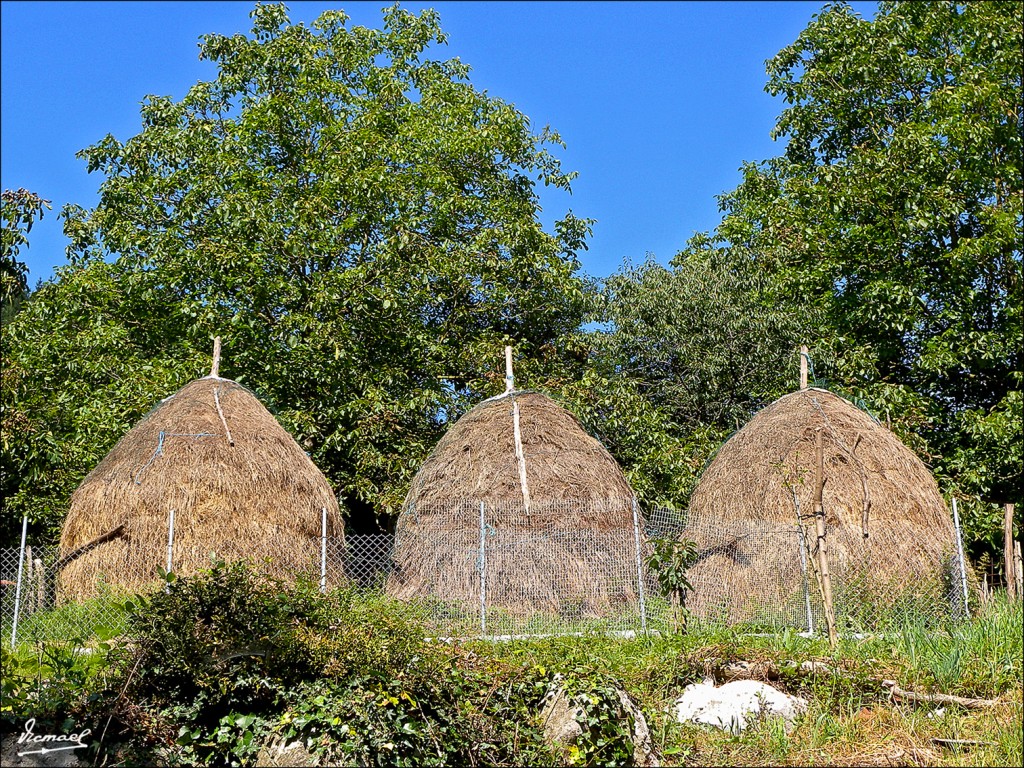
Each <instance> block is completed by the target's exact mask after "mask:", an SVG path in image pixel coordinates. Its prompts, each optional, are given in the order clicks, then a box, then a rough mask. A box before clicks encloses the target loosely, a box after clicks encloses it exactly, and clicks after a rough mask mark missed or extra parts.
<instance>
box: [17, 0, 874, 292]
mask: <svg viewBox="0 0 1024 768" xmlns="http://www.w3.org/2000/svg"><path fill="white" fill-rule="evenodd" d="M287 5H288V7H289V10H290V14H289V15H290V18H291V20H292V21H293V22H299V21H302V22H305V23H307V24H308V23H310V22H312V21H313V20H314V19H315V18H316V17H317V16H319V14H320V13H321V12H323V11H324V10H327V9H329V8H342V9H344V10H345V11H346V12H347V13H348V14H349V15H350V16H351V17H352V21H351V22H350V24H358V25H361V26H374V27H377V26H380V23H381V14H380V9H381V8H382V7H383V6H384V5H385V3H384V2H380V1H378V2H337V3H324V2H292V3H288V4H287ZM402 5H403V6H404V7H406V8H408V9H410V10H413V11H419V10H421V9H422V8H425V7H433V8H436V9H437V10H438V12H439V13H440V15H441V26H442V28H443V29H444V30H445V32H447V33H448V36H449V41H448V45H447V46H446V47H445V48H442V49H440V50H439V51H438V52H437V54H436V55H437V56H438V57H443V58H451V57H456V56H457V57H459V58H460V59H461V60H462V61H463V62H465V63H466V64H469V65H470V66H471V67H472V72H471V74H470V79H471V81H472V82H473V84H474V85H475V86H476V87H477V88H480V89H485V90H486V91H487V92H488V93H490V94H491V95H493V96H497V97H500V98H502V99H504V100H505V101H507V102H510V103H513V104H515V105H516V106H517V107H518V108H519V109H520V110H521V111H522V112H523V113H525V114H526V115H528V116H529V117H530V119H531V121H532V123H533V125H534V127H535V128H536V129H537V130H539V129H541V128H542V127H543V126H544V125H550V126H551V127H552V128H554V129H555V130H557V131H558V132H559V133H561V135H562V138H563V139H564V141H565V142H566V144H567V145H568V146H567V149H566V150H564V151H562V150H559V151H558V153H557V154H558V155H559V157H560V158H561V159H562V162H563V167H564V168H566V169H568V170H575V171H578V172H579V178H578V179H577V180H576V181H575V182H574V183H573V194H572V195H571V197H570V196H569V195H566V194H565V193H563V192H560V191H557V190H550V189H544V188H542V189H541V201H542V205H543V207H544V213H543V218H544V221H545V223H546V224H547V225H548V226H549V229H550V223H551V222H552V221H553V220H555V219H557V218H560V217H561V216H562V215H563V214H564V213H565V211H566V209H568V208H571V209H572V210H573V212H574V213H575V214H576V215H577V216H581V217H590V218H594V219H597V224H596V225H595V227H594V235H593V237H592V238H591V240H590V250H589V252H587V253H584V254H583V255H582V261H583V267H584V270H585V271H586V272H588V273H589V274H591V275H595V276H599V277H603V276H606V275H609V274H611V273H612V272H614V271H616V270H617V269H618V268H619V267H620V266H621V265H622V263H623V260H624V259H627V258H628V259H632V260H633V261H642V260H643V259H644V257H645V254H647V253H651V254H653V255H654V256H655V257H656V258H657V259H658V260H659V261H662V262H666V261H667V260H668V259H670V258H671V257H672V256H673V255H674V254H675V253H676V251H678V250H679V249H680V248H682V246H683V245H684V244H685V242H686V240H687V239H688V238H689V237H690V236H691V235H692V234H693V233H694V232H695V231H703V230H709V229H712V228H714V226H715V224H716V223H717V222H718V218H719V216H718V210H717V203H716V201H715V196H716V195H719V194H721V193H723V192H725V191H728V190H730V189H732V188H733V187H735V186H736V184H737V183H738V181H739V172H738V169H739V167H740V165H741V164H742V163H743V162H744V161H747V160H762V159H766V158H768V157H771V156H773V155H776V154H779V152H780V151H781V146H779V145H778V144H775V143H773V142H772V141H771V139H770V138H769V131H770V130H771V128H772V126H773V125H774V121H775V118H776V117H777V116H778V114H779V112H780V111H781V110H782V108H783V104H782V101H781V99H772V98H771V97H769V96H768V95H767V94H766V93H765V92H764V85H765V81H766V76H765V72H764V62H765V60H766V59H768V58H770V57H771V56H773V55H774V54H775V53H777V52H778V51H779V50H780V49H781V48H783V47H784V46H786V45H788V44H789V43H791V42H793V41H794V40H795V39H796V37H797V35H799V33H800V32H801V31H802V30H803V29H804V28H805V27H806V26H807V24H808V22H809V21H810V20H811V17H812V16H813V15H814V14H816V13H817V12H818V11H819V10H820V9H821V8H822V6H823V4H822V3H819V2H792V1H790V2H435V3H430V2H405V3H402ZM853 6H854V8H855V9H856V10H857V11H858V12H859V13H861V14H862V15H863V16H865V17H868V18H870V17H872V16H873V14H874V10H875V7H876V4H875V3H874V2H855V3H853ZM252 7H253V3H251V2H27V1H25V0H5V1H4V2H3V3H2V4H0V14H2V17H0V34H2V46H0V57H2V62H0V63H2V67H0V78H2V83H0V97H2V104H0V120H2V125H0V139H2V154H0V165H2V168H0V177H2V178H0V183H2V186H3V188H5V189H8V188H10V189H17V188H19V187H25V188H27V189H29V190H31V191H33V192H36V193H37V194H39V195H41V196H43V197H44V198H47V199H49V200H51V201H53V211H52V212H49V213H47V215H46V217H45V219H44V220H43V221H42V222H40V223H38V224H37V225H36V226H35V227H34V228H33V230H32V232H31V234H30V236H29V242H30V247H29V249H28V250H27V251H26V250H24V249H23V250H22V254H21V255H22V258H24V259H25V261H26V262H27V263H28V265H29V268H30V277H29V281H30V284H34V283H35V281H36V280H37V279H39V278H42V279H46V278H49V277H50V276H51V274H52V269H53V267H54V266H57V265H60V264H62V263H64V261H65V258H64V247H65V245H66V243H67V241H66V240H65V238H64V236H63V234H62V232H61V228H60V222H59V221H58V218H57V212H58V211H59V209H60V208H61V206H63V205H64V204H65V203H69V202H71V203H77V204H79V205H83V206H86V207H90V206H92V205H94V204H95V202H96V200H97V191H98V188H99V184H100V182H101V181H102V178H101V177H100V176H99V175H98V174H93V175H91V176H90V175H89V174H87V173H86V170H85V163H84V162H83V161H81V160H78V159H77V158H76V157H75V152H77V151H78V150H80V149H82V148H84V147H86V146H89V145H91V144H93V143H95V142H96V141H98V140H99V139H100V138H102V137H103V136H104V135H106V134H107V133H111V134H113V135H114V136H115V137H117V138H118V139H120V140H125V139H128V138H130V137H131V136H133V135H135V134H136V133H137V132H138V131H139V129H140V127H141V124H140V121H139V105H140V103H141V101H142V100H143V98H144V97H145V96H146V95H147V94H151V93H152V94H159V95H167V96H171V97H174V98H176V99H180V98H181V97H183V96H184V95H185V93H186V91H187V90H188V88H189V87H190V86H191V85H193V84H194V83H196V82H197V81H199V80H209V79H212V78H213V76H214V73H215V70H214V66H213V65H212V64H210V63H209V62H200V61H199V59H198V48H197V44H198V38H199V36H200V35H202V34H205V33H210V32H217V33H221V34H234V33H238V32H248V31H249V29H250V21H249V17H248V14H249V11H250V10H251V9H252Z"/></svg>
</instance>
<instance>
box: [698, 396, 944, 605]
mask: <svg viewBox="0 0 1024 768" xmlns="http://www.w3.org/2000/svg"><path fill="white" fill-rule="evenodd" d="M819 428H822V429H823V435H824V444H825V446H824V447H825V452H824V476H825V487H824V493H823V506H824V510H825V522H826V535H827V537H828V539H827V540H828V552H829V558H830V562H831V564H832V568H833V569H834V570H835V571H837V572H839V573H844V572H845V573H853V572H857V571H860V572H862V573H863V572H864V571H865V569H868V570H869V572H866V573H864V575H863V578H865V579H868V580H870V581H871V582H872V583H873V584H875V585H876V587H878V590H877V593H878V594H879V595H880V596H881V599H884V597H885V594H887V593H888V594H893V595H895V593H896V591H898V588H899V587H900V586H903V587H912V586H914V585H915V584H916V583H923V582H924V581H926V580H933V581H934V580H936V579H938V578H939V574H938V573H937V568H938V566H939V564H940V563H943V562H945V561H946V560H947V559H948V556H949V555H950V554H951V553H952V552H953V551H955V532H954V528H953V525H952V521H951V518H950V514H949V512H948V510H947V509H946V505H945V502H944V501H943V498H942V496H941V494H940V493H939V489H938V486H937V485H936V483H935V480H934V478H933V477H932V476H931V473H930V472H929V471H928V469H927V468H926V467H925V466H924V464H923V463H922V462H921V460H920V459H918V458H917V456H915V455H914V453H913V452H912V451H911V450H910V449H909V448H907V447H906V446H905V445H904V444H903V443H902V442H900V440H899V439H898V438H897V437H896V436H895V435H894V434H893V433H892V432H890V431H889V430H888V429H886V428H885V427H883V426H882V425H880V424H878V423H877V422H876V421H875V420H874V419H872V418H871V417H870V416H869V415H868V414H866V413H864V412H863V411H861V410H860V409H858V408H856V407H855V406H854V405H853V404H851V403H850V402H848V401H846V400H844V399H842V398H840V397H838V396H837V395H834V394H832V393H831V392H828V391H826V390H822V389H816V388H811V389H806V390H801V391H798V392H793V393H791V394H788V395H785V396H784V397H782V398H779V399H778V400H776V401H775V402H774V403H772V404H771V405H769V406H768V407H766V408H765V409H763V410H762V411H761V412H759V413H758V414H757V415H756V416H754V418H753V419H751V420H750V422H749V423H748V424H747V425H746V426H744V427H743V429H741V430H740V431H739V432H737V433H736V434H735V435H734V436H733V437H732V438H731V439H730V440H729V441H728V442H727V443H726V444H725V445H724V446H722V448H721V450H720V451H719V452H718V455H717V456H716V457H715V459H714V461H712V462H711V464H710V465H709V466H708V468H707V469H706V470H705V471H704V474H703V475H702V477H701V480H700V482H699V484H698V486H697V488H696V490H695V491H694V493H693V497H692V499H691V502H690V508H689V518H690V521H691V522H690V526H689V527H692V528H693V529H694V530H704V531H708V528H707V527H706V525H705V524H706V523H707V522H708V521H711V520H715V521H718V525H717V529H716V532H715V533H705V534H704V535H703V536H702V537H701V539H702V540H700V541H698V542H697V544H698V548H699V549H702V550H707V549H711V548H713V547H714V546H716V545H718V544H722V543H724V542H726V541H727V540H730V539H732V538H736V537H739V538H737V540H736V544H735V546H732V547H730V548H725V549H723V551H721V552H718V553H715V554H713V555H711V556H709V557H707V558H705V559H703V560H702V561H701V562H699V563H698V564H697V565H695V566H694V567H693V568H692V569H691V581H693V582H694V583H695V584H696V583H697V582H698V581H699V582H715V583H722V585H723V589H722V592H723V593H724V594H726V595H729V596H731V600H730V602H731V603H732V604H733V605H734V606H738V605H741V604H749V605H756V604H760V605H766V604H768V605H770V604H777V605H781V604H782V603H784V602H785V601H787V600H791V599H792V598H793V596H794V595H795V594H797V593H798V592H799V590H800V589H801V586H800V585H801V583H802V578H803V577H802V575H801V569H800V557H799V549H798V547H797V546H796V542H797V541H798V537H797V536H796V533H795V532H796V531H797V527H796V524H797V516H796V507H797V504H798V505H799V509H800V511H801V513H802V514H803V515H804V516H805V517H804V519H803V523H804V525H805V531H806V532H807V535H808V536H809V541H810V542H811V543H812V546H813V542H814V527H813V524H811V525H809V527H808V523H809V520H808V518H807V517H806V515H808V514H809V513H810V512H811V511H812V510H813V500H812V496H813V492H814V488H813V485H814V459H815V450H814V436H815V432H816V431H817V430H818V429H819ZM794 497H795V498H794ZM865 521H866V530H867V533H868V536H867V537H866V538H865V537H864V535H863V531H864V530H865ZM765 525H769V526H776V530H777V532H778V533H777V535H778V542H779V544H778V545H773V546H769V547H764V546H757V547H755V546H752V545H753V543H754V542H753V540H752V538H751V537H749V536H748V537H744V534H745V533H748V532H749V531H752V530H765ZM712 539H714V540H712ZM812 583H813V582H812ZM709 599H710V598H709ZM703 600H704V598H703V597H702V596H701V594H700V592H699V591H698V592H697V593H695V594H694V595H693V596H692V597H691V600H690V603H689V607H690V608H691V609H694V610H696V611H697V612H698V613H700V612H702V611H703V610H710V606H707V605H704V603H703V602H702V601H703ZM734 613H736V610H734ZM742 613H744V610H742V609H740V610H738V614H742ZM738 614H737V615H733V616H731V617H730V618H731V619H733V620H735V619H737V618H743V616H741V615H738Z"/></svg>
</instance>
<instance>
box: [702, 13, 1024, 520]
mask: <svg viewBox="0 0 1024 768" xmlns="http://www.w3.org/2000/svg"><path fill="white" fill-rule="evenodd" d="M1021 9H1022V6H1021V5H1020V4H1019V3H1012V2H986V3H952V2H934V3H910V2H907V3H889V2H883V3H881V4H880V5H879V9H878V13H877V16H876V17H875V19H874V20H872V21H867V20H864V19H862V18H860V17H859V16H857V15H856V14H855V13H854V12H853V11H852V10H851V9H850V8H849V6H847V5H845V4H835V5H830V6H826V8H825V9H824V10H823V11H822V12H821V13H820V14H819V15H818V16H816V17H815V19H814V20H813V21H812V23H811V24H810V25H809V26H808V27H807V29H806V30H804V32H803V33H802V34H801V35H800V37H799V38H798V39H797V41H796V42H795V43H793V44H792V45H790V46H788V47H787V48H785V49H784V50H782V51H781V52H780V53H779V54H778V55H777V56H776V57H775V58H773V59H772V60H770V61H769V62H768V74H769V82H768V86H767V90H768V91H769V93H771V94H773V95H778V96H782V97H783V98H784V99H785V102H786V104H787V107H786V108H785V109H784V111H783V112H782V114H781V116H780V118H779V120H778V122H777V125H776V127H775V131H774V135H775V137H776V138H779V139H786V140H787V144H786V149H785V152H784V154H782V155H781V156H779V157H777V158H774V159H772V160H770V161H768V162H765V163H761V164H759V165H753V164H752V165H748V166H746V167H745V169H744V180H743V182H742V184H741V185H740V186H739V187H738V188H737V189H736V190H735V191H734V192H732V193H730V194H728V195H726V196H724V198H723V199H722V201H721V202H722V207H723V210H724V212H725V217H724V219H723V221H722V223H721V225H720V227H719V228H718V231H717V237H718V239H719V240H720V241H721V242H722V243H724V244H726V245H728V246H729V247H731V248H732V249H733V252H734V253H741V254H744V255H745V257H747V256H746V255H748V254H750V255H751V256H749V258H751V259H753V262H754V264H755V267H756V268H757V269H758V270H761V271H763V272H764V273H765V274H767V275H770V276H771V278H772V280H773V282H774V284H775V286H776V294H777V300H778V301H779V302H780V303H785V304H787V305H789V306H791V307H793V308H794V309H795V310H796V311H804V312H806V313H807V314H808V315H809V316H813V317H815V318H818V319H819V321H816V322H818V325H817V328H818V339H817V340H816V348H815V355H816V357H817V358H818V362H819V368H820V369H824V368H826V365H825V364H826V363H827V372H828V375H829V376H830V377H831V378H832V379H833V380H834V381H836V382H837V383H838V384H839V385H841V386H843V387H845V388H846V389H847V390H848V391H850V392H852V393H854V394H857V395H859V396H862V397H863V398H864V399H865V400H866V401H868V402H869V403H870V404H872V405H873V406H874V407H875V408H876V409H877V410H879V411H880V412H883V413H887V414H890V415H891V418H892V421H893V426H894V428H896V429H897V430H899V431H901V432H902V433H903V434H904V435H905V436H908V437H912V438H913V442H914V445H915V447H916V448H918V450H919V451H921V452H922V453H924V455H925V457H926V458H927V459H928V460H930V461H931V463H932V465H933V466H934V467H935V468H936V469H937V470H938V471H939V472H940V474H942V475H944V476H945V477H947V478H948V479H949V480H950V481H951V482H952V484H953V485H954V486H955V487H956V488H957V489H958V492H959V493H961V494H964V495H966V496H970V497H972V498H974V499H975V500H977V501H978V502H979V503H978V504H976V505H975V507H974V514H973V515H972V525H975V531H974V535H976V536H983V535H988V532H989V531H992V530H994V528H991V527H990V525H991V523H992V522H993V521H992V520H991V519H989V518H987V517H986V514H987V513H983V506H981V505H980V502H1003V501H1016V502H1017V504H1018V506H1019V505H1020V502H1021V501H1022V496H1024V482H1022V471H1021V466H1022V461H1021V437H1022V435H1021V429H1022V427H1021V422H1022V406H1021V389H1022V367H1021V363H1022V358H1021V355H1022V353H1021V350H1022V349H1024V339H1022V325H1021V321H1022V314H1021V313H1022V298H1024V295H1022V277H1021V223H1022V209H1021V202H1022V135H1024V118H1022V107H1021V105H1022V103H1024V92H1022V60H1021V56H1022V54H1021V51H1022V29H1024V19H1022V10H1021ZM987 509H991V507H988V508H987ZM983 529H984V533H982V530H983Z"/></svg>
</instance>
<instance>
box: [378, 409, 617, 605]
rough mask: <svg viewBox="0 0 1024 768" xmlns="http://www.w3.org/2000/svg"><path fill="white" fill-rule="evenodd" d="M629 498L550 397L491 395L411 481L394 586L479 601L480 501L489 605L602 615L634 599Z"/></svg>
mask: <svg viewBox="0 0 1024 768" xmlns="http://www.w3.org/2000/svg"><path fill="white" fill-rule="evenodd" d="M515 405H518V408H519V414H520V431H521V444H522V454H523V458H524V462H523V463H524V465H525V476H526V480H527V486H528V488H529V498H530V503H529V506H528V507H527V505H526V503H525V501H524V494H523V489H522V482H521V475H520V462H519V460H518V459H517V452H516V446H515V440H514V429H513V407H514V406H515ZM632 499H633V492H632V490H631V489H630V487H629V483H628V482H627V481H626V478H625V476H624V475H623V474H622V470H621V469H620V468H619V466H618V465H617V464H616V462H615V460H614V459H613V458H612V457H611V455H610V454H609V453H608V451H607V450H605V448H604V447H603V446H602V445H601V444H600V443H599V442H598V441H597V440H595V439H594V438H592V437H590V435H588V434H587V433H586V432H585V431H584V430H583V428H582V426H580V423H579V422H578V421H577V420H576V418H575V417H574V416H573V415H572V414H570V413H569V412H568V411H566V410H565V409H564V408H562V407H560V406H559V405H557V404H556V403H555V402H554V401H552V400H551V399H550V398H549V397H547V396H545V395H542V394H539V393H535V392H522V391H514V392H510V393H506V394H505V395H502V396H499V397H496V398H491V399H489V400H485V401H484V402H482V403H480V404H479V405H477V406H476V407H475V408H473V409H472V410H470V411H469V412H468V413H466V414H465V415H464V416H463V417H462V418H461V419H459V421H458V422H456V423H455V424H454V425H453V426H452V427H451V428H450V429H449V430H448V432H447V434H446V435H445V436H444V438H442V439H441V441H440V442H439V443H438V445H437V447H436V448H435V450H434V452H433V453H432V454H431V455H430V456H429V457H428V458H427V460H426V461H425V462H424V464H423V466H422V467H421V468H420V470H419V472H418V473H417V475H416V477H415V478H414V480H413V483H412V487H411V489H410V491H409V494H408V496H407V497H406V501H405V506H404V509H403V512H402V514H401V515H400V516H399V519H398V523H397V530H396V534H397V535H396V541H395V556H394V560H395V571H394V573H393V574H392V575H391V578H390V579H389V582H388V591H389V592H390V593H391V594H393V595H395V596H397V597H400V598H403V599H408V598H413V597H430V596H432V597H438V598H442V599H444V600H450V601H455V602H460V603H463V604H464V605H466V606H467V607H472V606H476V605H478V604H479V600H480V571H479V566H480V562H479V561H480V547H481V541H480V539H481V535H480V530H481V525H480V514H481V513H480V504H481V502H482V503H483V504H484V518H485V536H486V540H485V552H486V563H485V570H486V600H487V604H488V606H495V607H500V608H503V609H505V610H507V611H508V612H510V613H513V614H516V615H527V614H531V613H536V612H543V613H553V614H560V615H572V616H573V617H581V616H600V615H606V614H607V613H608V612H609V611H610V610H613V609H615V608H616V607H618V606H621V605H623V604H626V603H629V602H631V601H633V600H634V599H635V592H636V560H635V539H634V532H633V512H632ZM630 574H632V579H630Z"/></svg>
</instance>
